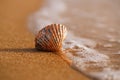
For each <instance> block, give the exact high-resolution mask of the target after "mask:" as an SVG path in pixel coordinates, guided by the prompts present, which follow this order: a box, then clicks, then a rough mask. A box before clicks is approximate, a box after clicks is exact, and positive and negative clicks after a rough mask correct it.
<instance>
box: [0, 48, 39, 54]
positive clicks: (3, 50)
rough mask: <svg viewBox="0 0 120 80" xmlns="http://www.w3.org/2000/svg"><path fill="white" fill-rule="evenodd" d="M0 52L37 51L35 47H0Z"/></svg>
mask: <svg viewBox="0 0 120 80" xmlns="http://www.w3.org/2000/svg"><path fill="white" fill-rule="evenodd" d="M0 52H15V53H19V52H25V53H28V52H29V53H33V52H34V53H37V52H39V51H38V50H36V49H35V48H5V49H0Z"/></svg>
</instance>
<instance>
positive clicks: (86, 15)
mask: <svg viewBox="0 0 120 80" xmlns="http://www.w3.org/2000/svg"><path fill="white" fill-rule="evenodd" d="M119 8H120V1H119V0H46V1H45V2H44V5H43V7H42V8H41V9H40V10H38V11H37V12H35V13H34V14H33V15H32V16H31V17H30V20H29V21H30V22H29V29H30V30H31V31H32V32H33V33H34V34H37V32H38V31H39V30H40V29H42V28H43V27H44V26H46V25H48V24H52V23H60V24H64V25H65V26H66V27H67V29H68V31H69V32H68V35H67V38H66V40H65V41H64V43H63V53H64V55H65V56H66V57H67V58H68V59H69V60H71V66H72V67H73V68H75V69H77V70H78V71H80V72H82V73H84V74H85V75H87V76H89V77H91V78H95V79H100V80H120V76H119V75H120V10H119Z"/></svg>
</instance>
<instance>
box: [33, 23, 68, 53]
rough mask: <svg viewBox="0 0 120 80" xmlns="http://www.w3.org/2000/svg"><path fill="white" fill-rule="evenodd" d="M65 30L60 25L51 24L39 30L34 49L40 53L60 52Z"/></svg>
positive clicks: (65, 33)
mask: <svg viewBox="0 0 120 80" xmlns="http://www.w3.org/2000/svg"><path fill="white" fill-rule="evenodd" d="M66 35H67V29H66V27H65V26H64V25H61V24H51V25H48V26H46V27H45V28H43V29H41V30H40V31H39V32H38V34H37V35H36V37H35V48H36V49H38V50H42V51H61V49H62V42H63V40H64V39H65V37H66Z"/></svg>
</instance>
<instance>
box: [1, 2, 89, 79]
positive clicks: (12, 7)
mask: <svg viewBox="0 0 120 80" xmlns="http://www.w3.org/2000/svg"><path fill="white" fill-rule="evenodd" d="M40 4H42V1H40V0H1V1H0V80H88V79H87V78H86V77H85V76H83V75H82V74H80V73H79V72H77V71H75V70H73V69H72V68H71V67H70V66H69V65H68V64H67V63H66V62H65V61H64V60H63V59H61V57H59V56H58V55H56V54H54V53H51V52H38V51H36V50H35V49H34V36H33V35H32V34H31V33H30V32H29V31H28V29H27V18H28V15H29V14H30V13H32V12H33V11H35V10H37V9H38V8H39V7H40Z"/></svg>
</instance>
